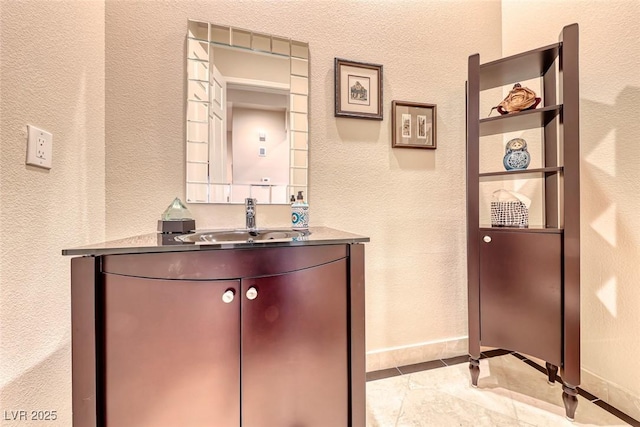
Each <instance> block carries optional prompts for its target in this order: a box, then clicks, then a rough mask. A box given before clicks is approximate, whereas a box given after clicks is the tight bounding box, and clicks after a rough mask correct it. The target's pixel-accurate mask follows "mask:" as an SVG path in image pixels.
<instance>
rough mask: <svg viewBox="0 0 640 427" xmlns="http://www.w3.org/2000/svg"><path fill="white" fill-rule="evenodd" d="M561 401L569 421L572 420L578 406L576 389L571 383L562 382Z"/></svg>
mask: <svg viewBox="0 0 640 427" xmlns="http://www.w3.org/2000/svg"><path fill="white" fill-rule="evenodd" d="M562 401H563V402H564V409H565V412H566V415H567V419H568V420H569V421H573V419H574V417H575V415H576V408H577V407H578V390H577V388H576V387H574V386H572V385H571V384H567V383H564V385H563V386H562Z"/></svg>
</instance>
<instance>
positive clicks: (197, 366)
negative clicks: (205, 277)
mask: <svg viewBox="0 0 640 427" xmlns="http://www.w3.org/2000/svg"><path fill="white" fill-rule="evenodd" d="M228 291H231V292H228ZM238 291H239V281H238V280H229V281H226V280H221V281H186V280H158V279H146V278H136V277H128V276H121V275H113V274H105V275H104V292H105V294H104V307H103V310H104V321H105V323H104V335H105V341H104V381H105V384H106V387H104V402H105V408H104V415H105V423H104V425H106V426H108V427H123V426H135V427H176V426H181V427H205V426H216V427H238V426H239V425H240V401H239V399H240V386H239V385H240V362H239V360H240V298H238ZM225 293H226V295H225ZM234 293H235V295H234ZM223 296H224V300H223ZM99 425H103V424H99Z"/></svg>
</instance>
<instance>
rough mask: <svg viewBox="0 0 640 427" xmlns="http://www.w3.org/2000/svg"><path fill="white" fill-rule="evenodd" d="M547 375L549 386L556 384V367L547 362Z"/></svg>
mask: <svg viewBox="0 0 640 427" xmlns="http://www.w3.org/2000/svg"><path fill="white" fill-rule="evenodd" d="M546 366H547V375H548V377H549V384H552V385H553V383H555V382H556V378H557V377H558V367H557V366H556V365H552V364H551V363H549V362H547V365H546Z"/></svg>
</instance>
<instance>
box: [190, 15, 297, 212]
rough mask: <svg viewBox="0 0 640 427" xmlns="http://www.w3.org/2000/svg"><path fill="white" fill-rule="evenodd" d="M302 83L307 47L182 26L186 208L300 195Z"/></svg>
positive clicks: (281, 200)
mask: <svg viewBox="0 0 640 427" xmlns="http://www.w3.org/2000/svg"><path fill="white" fill-rule="evenodd" d="M308 79H309V47H308V44H307V43H303V42H298V41H295V40H290V39H287V38H283V37H278V36H273V35H269V34H260V33H255V32H251V31H248V30H243V29H238V28H232V27H228V26H222V25H216V24H212V23H208V22H201V21H191V20H190V21H189V22H188V33H187V106H186V122H187V126H186V127H187V134H186V169H187V170H186V175H187V182H186V193H187V195H186V200H187V202H189V203H244V199H245V198H247V197H252V198H256V199H258V203H260V204H288V203H289V200H290V197H291V195H293V194H297V192H298V191H303V192H304V194H305V195H308V192H307V179H308V173H307V166H308V120H307V113H308V95H309V80H308Z"/></svg>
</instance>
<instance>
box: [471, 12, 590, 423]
mask: <svg viewBox="0 0 640 427" xmlns="http://www.w3.org/2000/svg"><path fill="white" fill-rule="evenodd" d="M535 78H538V79H540V81H541V83H542V85H541V87H542V89H541V92H542V93H541V94H540V95H539V96H541V97H542V105H541V106H539V107H538V108H536V109H533V110H527V111H523V112H519V113H512V114H508V115H504V116H499V117H489V118H480V117H481V116H480V94H481V92H482V91H485V90H488V89H494V88H500V87H504V88H505V89H510V88H511V86H512V85H513V84H515V83H519V82H522V81H525V80H531V79H535ZM578 78H579V75H578V25H577V24H572V25H568V26H566V27H564V28H563V29H562V32H561V34H560V38H559V42H558V43H554V44H551V45H548V46H545V47H541V48H539V49H534V50H531V51H528V52H524V53H520V54H517V55H513V56H509V57H506V58H501V59H498V60H496V61H492V62H487V63H484V64H481V63H480V55H478V54H475V55H471V56H470V57H469V70H468V81H467V260H468V267H467V273H468V302H469V356H470V365H469V369H470V372H471V380H472V385H474V386H478V378H479V373H480V369H479V359H480V350H481V347H482V346H484V347H497V348H503V349H507V350H512V351H517V352H520V353H524V354H528V355H531V356H534V357H537V358H540V359H543V360H545V361H546V362H547V364H546V366H547V372H548V375H549V381H550V382H554V381H555V380H556V378H557V373H558V370H559V369H560V371H561V377H562V381H563V382H564V385H563V396H562V397H563V402H564V404H565V409H566V415H567V418H569V419H571V420H572V419H573V418H574V415H575V411H576V407H577V387H578V385H579V384H580V163H579V162H580V159H579V154H580V119H579V103H580V96H579V83H578V82H579V79H578ZM533 128H540V129H541V130H542V157H543V158H542V161H541V164H542V166H541V167H540V168H535V169H528V170H520V171H490V172H483V173H480V144H481V141H480V138H481V137H483V136H489V135H500V134H503V133H507V132H514V131H521V130H526V129H533ZM511 177H513V178H517V179H525V180H528V179H531V180H540V181H541V185H542V203H543V205H544V206H543V224H542V225H539V226H530V227H528V228H513V227H491V226H489V225H488V224H480V210H481V209H487V210H489V208H490V207H489V206H486V207H485V206H480V205H479V204H480V189H479V187H480V183H481V182H482V183H484V182H491V181H500V180H504V181H505V182H508V179H506V178H511Z"/></svg>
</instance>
